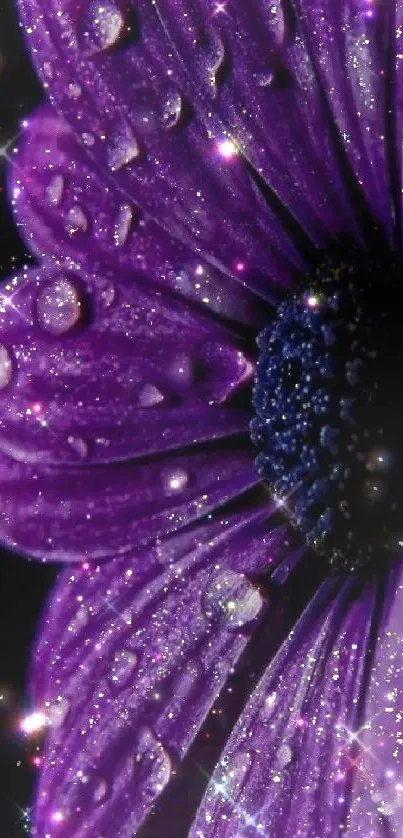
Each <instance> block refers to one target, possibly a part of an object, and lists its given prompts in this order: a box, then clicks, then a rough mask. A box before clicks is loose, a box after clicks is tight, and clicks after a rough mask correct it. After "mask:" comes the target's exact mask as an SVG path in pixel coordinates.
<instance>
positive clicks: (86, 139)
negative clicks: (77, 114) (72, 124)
mask: <svg viewBox="0 0 403 838" xmlns="http://www.w3.org/2000/svg"><path fill="white" fill-rule="evenodd" d="M81 139H82V141H83V143H84V145H86V146H87V147H89V148H90V147H91V146H93V145H94V143H95V137H94V135H93V134H90V133H89V132H88V131H83V133H82V134H81Z"/></svg>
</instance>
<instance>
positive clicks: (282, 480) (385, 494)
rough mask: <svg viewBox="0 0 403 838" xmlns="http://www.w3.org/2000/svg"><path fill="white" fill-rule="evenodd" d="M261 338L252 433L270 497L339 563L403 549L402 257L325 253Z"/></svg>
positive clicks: (363, 561)
mask: <svg viewBox="0 0 403 838" xmlns="http://www.w3.org/2000/svg"><path fill="white" fill-rule="evenodd" d="M399 271H400V274H399ZM258 347H259V351H260V352H259V359H258V363H257V373H256V380H255V387H254V393H253V404H254V409H255V417H254V419H253V420H252V422H251V436H252V440H253V442H254V443H255V444H256V446H257V447H258V449H259V454H258V456H257V458H256V466H257V469H258V471H259V474H260V475H261V476H262V478H263V479H264V481H265V482H266V483H267V485H268V487H269V489H270V493H271V496H272V498H273V500H274V501H275V503H277V504H278V505H279V507H280V508H282V509H283V511H284V514H285V515H287V517H288V518H289V520H290V521H291V523H292V524H293V526H294V527H296V528H297V529H298V530H299V532H300V533H301V535H302V536H303V538H304V540H305V542H306V543H307V545H309V546H311V547H313V548H314V549H315V550H317V551H318V552H319V553H321V554H323V556H324V558H326V559H327V560H328V561H329V563H330V565H331V566H332V567H333V568H334V569H335V570H336V571H338V570H341V569H350V570H357V569H359V568H361V567H364V566H368V565H374V563H379V561H380V560H386V559H387V558H388V556H389V555H392V554H393V553H395V554H398V555H399V554H401V553H403V275H402V272H401V266H397V265H396V264H395V263H391V261H390V260H389V263H388V264H387V265H386V266H385V262H384V261H383V262H382V263H380V262H379V260H374V261H373V262H371V263H368V262H365V263H364V261H363V260H362V259H361V260H359V259H358V258H355V260H354V263H353V264H352V263H348V264H343V263H339V264H338V265H337V266H335V265H333V264H331V263H329V262H326V263H325V264H323V265H322V266H321V267H320V268H319V269H318V271H317V273H316V275H315V277H314V279H313V281H312V283H311V284H309V285H308V286H306V290H305V291H297V292H295V293H294V295H293V296H292V297H291V298H289V299H288V300H287V301H286V302H284V303H283V304H282V305H280V307H279V309H278V311H277V316H276V319H275V321H274V322H273V324H272V325H270V326H269V327H268V328H266V329H264V330H263V331H262V332H261V333H260V335H259V337H258Z"/></svg>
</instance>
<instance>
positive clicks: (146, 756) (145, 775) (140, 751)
mask: <svg viewBox="0 0 403 838" xmlns="http://www.w3.org/2000/svg"><path fill="white" fill-rule="evenodd" d="M134 771H135V775H136V785H137V788H138V790H139V793H140V795H141V797H142V798H143V799H144V798H145V799H146V800H150V801H151V800H153V799H154V797H156V795H157V794H159V793H160V792H161V791H162V789H163V788H164V787H165V786H166V784H167V783H168V782H169V780H170V777H171V774H172V762H171V759H170V756H169V754H168V753H167V751H166V750H165V748H164V747H163V745H162V744H161V742H159V741H158V739H157V738H156V737H155V736H154V734H153V732H152V730H150V728H143V729H142V730H141V731H140V734H139V738H138V743H137V750H136V755H135V758H134Z"/></svg>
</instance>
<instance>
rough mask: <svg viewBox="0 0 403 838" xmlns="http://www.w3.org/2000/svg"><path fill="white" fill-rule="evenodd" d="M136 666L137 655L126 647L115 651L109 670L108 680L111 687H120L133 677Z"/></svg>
mask: <svg viewBox="0 0 403 838" xmlns="http://www.w3.org/2000/svg"><path fill="white" fill-rule="evenodd" d="M136 666H137V655H136V653H135V652H129V651H128V650H127V649H121V650H120V651H118V652H115V654H114V658H113V663H112V666H111V669H110V672H109V681H110V684H111V686H112V687H113V688H116V689H121V688H122V687H124V686H125V685H126V684H127V682H128V681H130V679H131V678H132V677H133V672H134V670H135V668H136Z"/></svg>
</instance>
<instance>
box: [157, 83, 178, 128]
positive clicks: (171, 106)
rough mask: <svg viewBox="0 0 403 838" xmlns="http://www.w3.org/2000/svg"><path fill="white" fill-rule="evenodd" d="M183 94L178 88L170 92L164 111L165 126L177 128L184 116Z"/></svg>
mask: <svg viewBox="0 0 403 838" xmlns="http://www.w3.org/2000/svg"><path fill="white" fill-rule="evenodd" d="M182 107H183V102H182V96H181V94H180V93H179V92H178V91H177V90H172V91H170V92H169V93H168V95H167V97H166V99H165V102H164V107H163V111H162V118H163V121H164V125H165V128H168V129H170V128H175V127H176V125H178V123H179V122H180V118H181V116H182Z"/></svg>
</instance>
